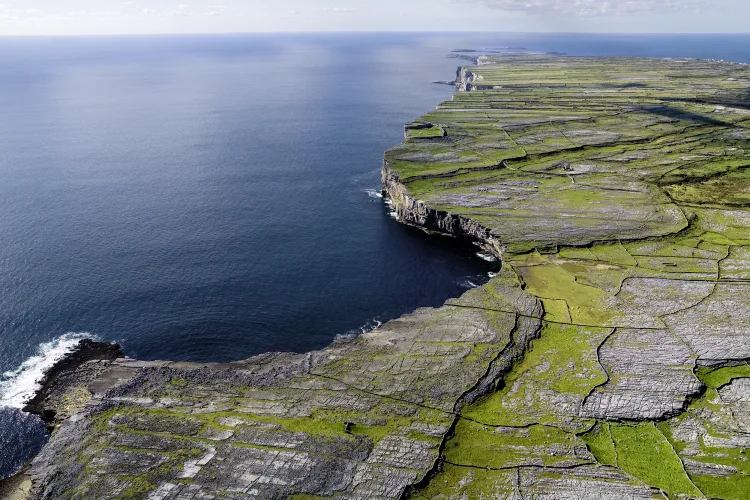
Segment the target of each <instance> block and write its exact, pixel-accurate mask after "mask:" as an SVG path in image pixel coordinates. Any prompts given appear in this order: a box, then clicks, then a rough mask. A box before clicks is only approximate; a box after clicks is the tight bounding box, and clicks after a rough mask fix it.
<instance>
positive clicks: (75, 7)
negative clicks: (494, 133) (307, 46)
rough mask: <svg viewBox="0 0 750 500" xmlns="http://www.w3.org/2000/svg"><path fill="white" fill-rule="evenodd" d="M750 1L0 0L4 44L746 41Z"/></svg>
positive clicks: (748, 28) (0, 29)
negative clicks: (580, 36)
mask: <svg viewBox="0 0 750 500" xmlns="http://www.w3.org/2000/svg"><path fill="white" fill-rule="evenodd" d="M748 19H750V1H749V0H619V1H618V0H331V1H330V2H328V1H321V0H277V1H273V0H151V1H146V0H0V35H94V34H141V33H225V32H230V33H236V32H269V31H270V32H274V31H295V32H296V31H305V32H307V31H494V32H620V33H623V32H624V33H672V32H677V33H743V32H744V33H747V32H748V31H750V23H748V22H747V20H748Z"/></svg>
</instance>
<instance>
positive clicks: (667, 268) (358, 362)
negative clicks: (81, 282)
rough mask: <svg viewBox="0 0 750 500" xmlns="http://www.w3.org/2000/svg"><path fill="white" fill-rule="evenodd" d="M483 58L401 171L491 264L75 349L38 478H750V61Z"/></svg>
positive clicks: (104, 484)
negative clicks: (248, 317) (471, 275)
mask: <svg viewBox="0 0 750 500" xmlns="http://www.w3.org/2000/svg"><path fill="white" fill-rule="evenodd" d="M483 62H485V63H486V64H483V65H482V66H481V67H474V68H470V69H469V70H466V71H463V70H462V71H461V72H460V74H462V75H465V80H466V85H465V88H466V89H467V90H468V89H470V88H472V89H476V87H475V86H473V85H474V82H476V81H482V82H483V83H482V85H486V86H487V88H488V89H492V90H480V91H477V90H474V91H472V92H460V93H458V94H456V95H455V96H454V99H453V100H452V101H449V102H446V103H443V104H442V105H440V106H439V107H438V109H437V110H435V111H433V112H430V113H429V114H427V115H426V116H424V117H422V118H421V119H420V123H425V124H430V126H429V127H428V128H426V129H425V130H427V131H426V132H422V133H421V135H420V134H414V135H408V134H407V137H406V140H405V141H404V143H403V144H402V145H401V146H399V147H397V148H394V149H393V150H391V151H389V152H388V153H387V154H386V160H385V164H384V168H383V189H384V192H385V193H386V195H387V197H388V198H389V200H390V202H391V203H392V207H393V209H394V210H395V212H396V214H397V216H398V218H399V220H401V221H402V222H404V223H408V224H413V225H417V226H420V227H424V228H426V229H429V230H433V231H439V232H444V233H447V234H451V235H453V236H457V237H466V238H470V239H471V240H473V241H475V242H477V243H479V244H481V245H483V246H484V247H485V248H487V249H488V250H490V251H492V252H493V253H494V254H495V255H497V256H500V257H502V259H503V268H502V270H501V272H500V273H499V274H498V276H496V277H494V278H493V279H492V280H490V282H489V283H487V284H486V285H484V286H482V287H480V288H477V289H473V290H470V291H468V292H467V293H466V294H465V295H463V296H462V297H460V298H458V299H454V300H449V301H448V302H446V304H445V305H444V306H443V307H440V308H435V309H420V310H418V311H416V312H414V313H413V314H410V315H407V316H404V317H402V318H399V319H397V320H394V321H391V322H388V323H387V324H385V325H383V326H382V327H381V328H379V329H377V330H375V331H373V332H370V333H368V334H365V335H362V336H361V337H359V338H357V339H355V340H352V341H348V342H336V343H334V344H333V345H332V346H330V347H329V348H327V349H325V350H322V351H317V352H312V353H308V354H305V355H292V354H267V355H263V356H258V357H256V358H253V359H250V360H247V361H243V362H238V363H230V364H207V365H199V364H186V363H169V362H150V363H143V362H138V361H135V360H128V359H115V360H111V361H106V362H104V363H101V367H100V368H97V370H91V369H90V368H91V363H87V364H84V365H81V367H82V369H84V370H85V373H89V374H95V376H93V377H90V376H87V377H81V386H82V387H81V388H79V389H80V390H77V389H76V388H75V387H73V386H70V387H68V389H67V390H72V391H73V392H74V393H76V394H84V393H88V394H89V395H90V399H88V400H87V402H85V406H84V407H83V409H82V410H81V411H79V412H77V413H76V414H75V415H74V416H73V417H71V418H69V419H67V420H65V421H64V422H63V423H62V424H61V425H60V426H59V427H58V428H57V429H56V431H55V433H54V434H53V436H52V439H51V440H50V442H49V444H48V445H47V446H46V447H45V449H44V450H43V452H42V453H41V454H40V455H39V456H38V457H37V459H36V460H35V462H34V464H33V466H32V469H31V471H30V475H31V477H32V478H33V479H34V489H33V496H34V497H35V498H45V499H65V498H118V497H119V498H157V499H171V498H175V499H176V498H194V499H197V498H202V499H203V498H243V499H244V498H296V499H310V498H342V499H343V498H346V499H350V498H361V499H372V498H383V499H385V498H392V499H395V498H407V497H413V498H455V499H463V498H591V499H600V498H617V499H619V498H664V497H665V496H669V497H670V498H736V499H742V498H746V496H747V490H748V484H750V467H749V466H748V465H747V460H746V457H745V450H746V448H748V447H750V441H748V438H747V436H748V435H750V405H749V404H748V401H750V366H749V365H748V363H747V360H748V359H750V293H748V292H750V211H748V209H747V207H748V205H750V197H749V196H748V193H747V181H748V177H747V172H750V170H748V168H747V166H748V165H750V151H748V149H747V141H748V139H750V119H748V116H750V115H748V113H747V110H748V109H750V98H749V97H748V94H747V92H746V89H747V88H748V87H749V86H750V70H748V68H747V66H739V65H733V64H727V63H719V62H710V61H684V60H640V59H617V58H562V57H546V56H527V57H498V58H485V59H484V60H483ZM480 77H481V79H480ZM470 80H471V81H470ZM470 86H471V87H470ZM433 129H434V130H433ZM438 131H439V132H440V133H438ZM72 378H73V379H74V378H75V377H72ZM69 379H70V378H69Z"/></svg>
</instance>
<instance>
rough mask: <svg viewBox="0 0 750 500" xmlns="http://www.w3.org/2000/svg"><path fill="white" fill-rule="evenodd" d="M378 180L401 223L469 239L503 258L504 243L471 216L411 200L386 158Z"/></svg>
mask: <svg viewBox="0 0 750 500" xmlns="http://www.w3.org/2000/svg"><path fill="white" fill-rule="evenodd" d="M381 181H382V184H383V192H384V193H385V195H386V196H387V198H388V200H389V201H390V202H391V204H392V205H391V208H392V209H393V210H394V211H395V213H396V217H397V218H398V220H399V221H400V222H402V223H404V224H409V225H413V226H417V227H421V228H424V229H429V230H432V231H438V232H441V233H446V234H450V235H451V236H455V237H458V238H466V239H469V240H471V241H474V242H476V243H478V244H479V245H480V246H482V247H483V248H484V249H485V250H487V251H489V252H491V253H492V254H494V255H495V256H496V257H498V258H502V255H503V251H504V248H503V245H502V243H501V242H500V241H499V240H498V239H497V238H495V237H494V236H493V235H492V233H491V232H490V230H489V229H487V228H486V227H484V226H482V225H481V224H479V223H478V222H476V221H473V220H471V219H467V218H465V217H461V216H460V215H453V214H450V213H448V212H446V211H444V210H435V209H433V208H430V207H429V206H427V205H426V204H425V203H424V202H422V201H418V200H415V199H413V198H412V197H411V196H410V195H409V193H408V191H407V189H406V187H405V186H404V185H403V184H402V183H401V181H400V180H399V178H398V176H397V175H395V174H394V173H393V172H392V171H391V169H390V168H389V167H388V161H387V160H386V161H385V164H384V166H383V170H382V173H381Z"/></svg>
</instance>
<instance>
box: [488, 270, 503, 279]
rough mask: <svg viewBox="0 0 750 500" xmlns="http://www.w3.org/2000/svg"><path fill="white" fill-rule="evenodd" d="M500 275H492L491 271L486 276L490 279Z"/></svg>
mask: <svg viewBox="0 0 750 500" xmlns="http://www.w3.org/2000/svg"><path fill="white" fill-rule="evenodd" d="M499 274H500V273H493V272H492V271H490V272H488V273H487V276H489V277H490V279H492V278H494V277H495V276H497V275H499Z"/></svg>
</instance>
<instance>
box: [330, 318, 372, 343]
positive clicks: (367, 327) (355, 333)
mask: <svg viewBox="0 0 750 500" xmlns="http://www.w3.org/2000/svg"><path fill="white" fill-rule="evenodd" d="M381 326H383V322H382V321H380V320H379V319H377V318H373V319H371V320H370V321H368V322H367V323H365V324H364V325H362V326H360V327H359V328H356V329H354V330H349V331H348V332H346V333H340V334H338V335H336V340H353V339H356V338H357V337H359V336H360V335H364V334H365V333H368V332H371V331H373V330H377V329H378V328H380V327H381Z"/></svg>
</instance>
